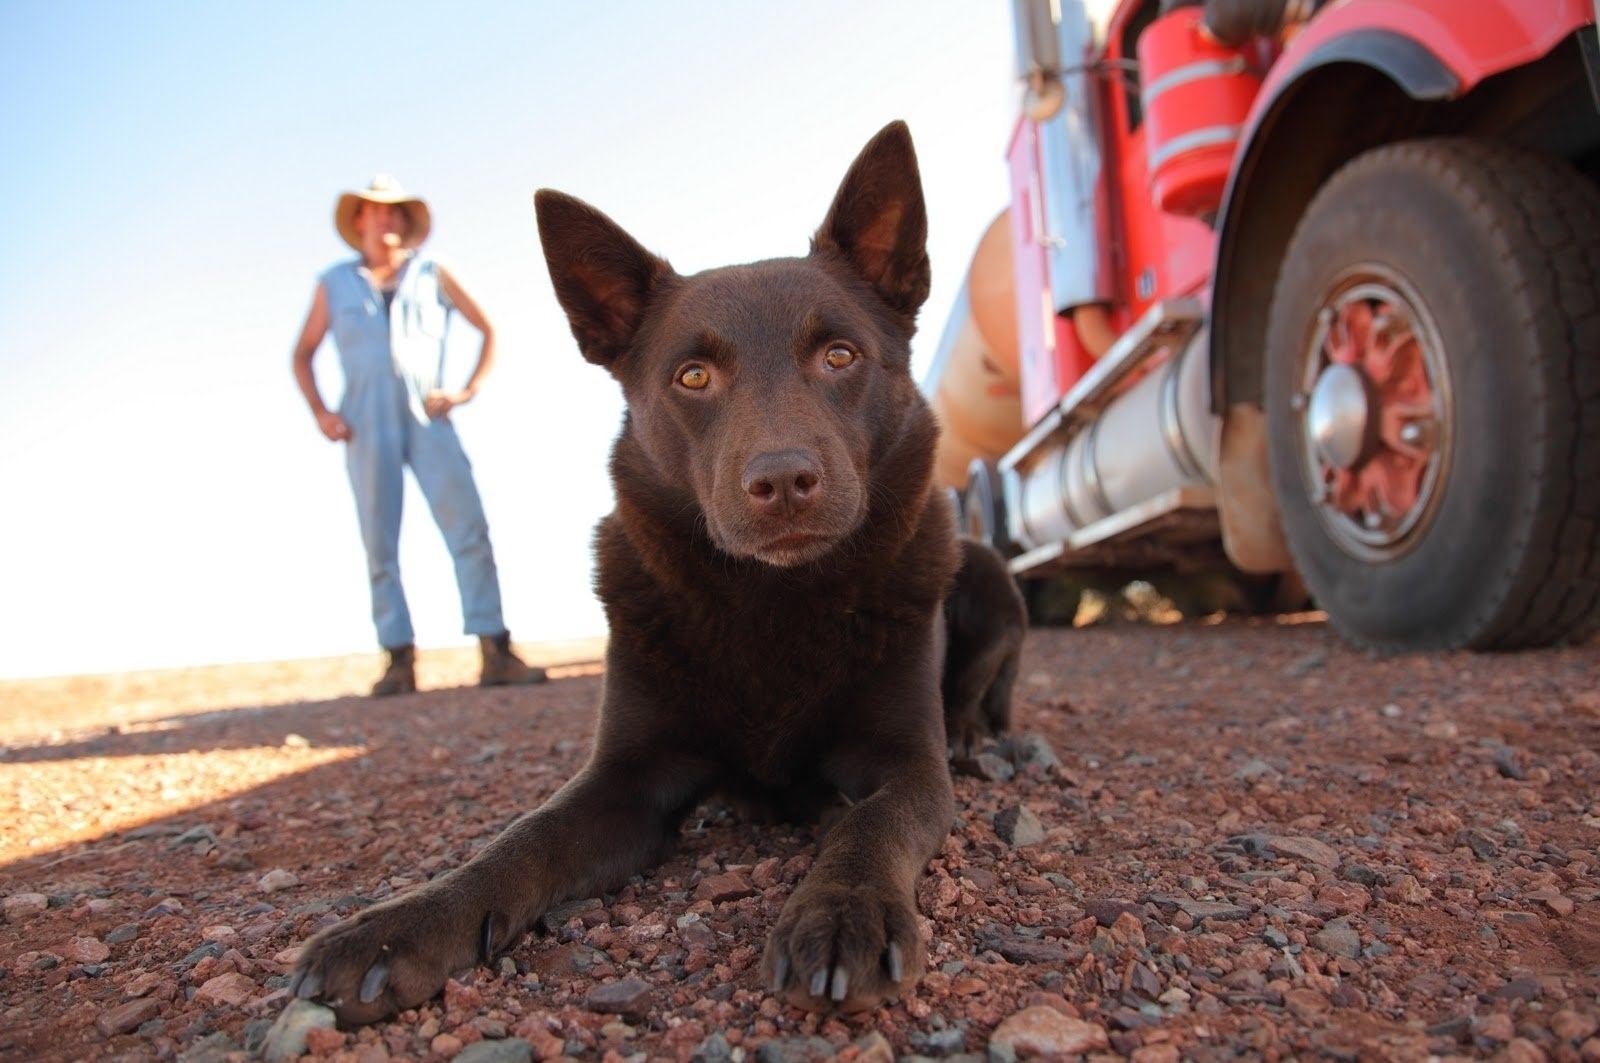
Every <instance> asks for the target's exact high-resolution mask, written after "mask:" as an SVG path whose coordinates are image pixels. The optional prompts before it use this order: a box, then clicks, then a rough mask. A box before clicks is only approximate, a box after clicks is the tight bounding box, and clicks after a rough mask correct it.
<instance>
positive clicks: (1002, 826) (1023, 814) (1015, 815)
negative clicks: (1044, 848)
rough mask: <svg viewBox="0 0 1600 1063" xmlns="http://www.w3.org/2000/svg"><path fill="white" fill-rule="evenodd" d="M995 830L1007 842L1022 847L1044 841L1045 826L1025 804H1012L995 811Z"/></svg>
mask: <svg viewBox="0 0 1600 1063" xmlns="http://www.w3.org/2000/svg"><path fill="white" fill-rule="evenodd" d="M994 832H995V833H996V834H998V835H999V836H1000V837H1001V838H1002V839H1003V840H1004V841H1005V842H1006V843H1008V844H1010V845H1014V846H1016V847H1018V848H1021V847H1023V846H1025V845H1038V844H1039V843H1040V842H1042V841H1044V827H1043V826H1041V825H1040V823H1039V817H1038V816H1035V815H1034V814H1033V813H1032V812H1030V811H1029V810H1028V808H1027V807H1026V806H1024V805H1012V806H1011V807H1010V808H1005V809H1002V810H1000V811H999V812H996V813H995V816H994Z"/></svg>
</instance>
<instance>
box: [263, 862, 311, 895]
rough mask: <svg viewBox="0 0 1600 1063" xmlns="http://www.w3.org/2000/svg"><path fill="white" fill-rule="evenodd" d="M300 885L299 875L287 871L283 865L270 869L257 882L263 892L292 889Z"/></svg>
mask: <svg viewBox="0 0 1600 1063" xmlns="http://www.w3.org/2000/svg"><path fill="white" fill-rule="evenodd" d="M298 885H300V879H299V876H297V875H295V873H294V872H292V871H285V870H284V869H283V868H281V867H275V868H273V869H272V870H271V871H268V872H267V873H266V874H265V875H262V876H261V878H260V880H259V881H258V882H257V883H256V887H257V888H258V889H260V890H261V892H262V893H276V892H278V891H279V890H286V889H292V888H293V887H295V886H298Z"/></svg>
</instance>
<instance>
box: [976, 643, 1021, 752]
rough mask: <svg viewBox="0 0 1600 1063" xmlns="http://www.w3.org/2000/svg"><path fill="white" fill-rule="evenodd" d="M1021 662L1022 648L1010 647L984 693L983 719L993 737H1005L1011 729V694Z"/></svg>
mask: <svg viewBox="0 0 1600 1063" xmlns="http://www.w3.org/2000/svg"><path fill="white" fill-rule="evenodd" d="M1021 660H1022V650H1021V647H1018V646H1012V647H1010V648H1009V649H1008V651H1007V653H1006V655H1005V659H1004V660H1002V661H1001V662H1000V667H999V668H998V669H997V670H996V671H995V675H994V679H993V680H991V681H990V683H989V688H988V689H987V690H985V691H984V692H983V719H984V722H985V723H987V724H988V726H989V733H990V734H992V735H1003V734H1005V733H1006V732H1007V731H1009V730H1010V729H1011V693H1012V690H1013V688H1015V687H1016V685H1017V666H1018V664H1019V663H1020V662H1021Z"/></svg>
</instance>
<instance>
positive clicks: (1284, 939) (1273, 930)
mask: <svg viewBox="0 0 1600 1063" xmlns="http://www.w3.org/2000/svg"><path fill="white" fill-rule="evenodd" d="M1261 940H1263V941H1265V942H1266V943H1267V944H1268V945H1271V946H1272V947H1273V948H1275V949H1281V948H1285V947H1287V946H1288V944H1289V935H1288V934H1285V933H1284V932H1283V931H1282V930H1279V929H1278V928H1277V927H1275V926H1269V927H1267V928H1266V929H1265V930H1263V931H1262V932H1261Z"/></svg>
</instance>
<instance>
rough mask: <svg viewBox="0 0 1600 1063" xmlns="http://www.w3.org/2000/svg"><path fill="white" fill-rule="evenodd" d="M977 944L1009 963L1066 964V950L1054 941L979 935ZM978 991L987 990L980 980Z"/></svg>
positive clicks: (1009, 935) (984, 983)
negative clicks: (997, 954)
mask: <svg viewBox="0 0 1600 1063" xmlns="http://www.w3.org/2000/svg"><path fill="white" fill-rule="evenodd" d="M978 943H979V944H981V945H982V946H983V947H984V948H989V949H993V950H994V951H996V952H998V953H999V954H1000V955H1001V956H1004V957H1005V958H1006V959H1007V960H1009V961H1010V962H1011V963H1044V964H1061V963H1064V962H1066V959H1067V950H1066V948H1065V947H1064V946H1063V945H1061V944H1059V943H1057V942H1054V941H1041V940H1039V939H1037V938H1025V937H1022V936H1020V935H1013V934H991V935H979V938H978ZM977 981H978V986H979V991H980V992H982V991H983V990H984V989H987V988H989V986H988V983H987V982H984V981H983V980H982V979H979V980H977Z"/></svg>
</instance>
